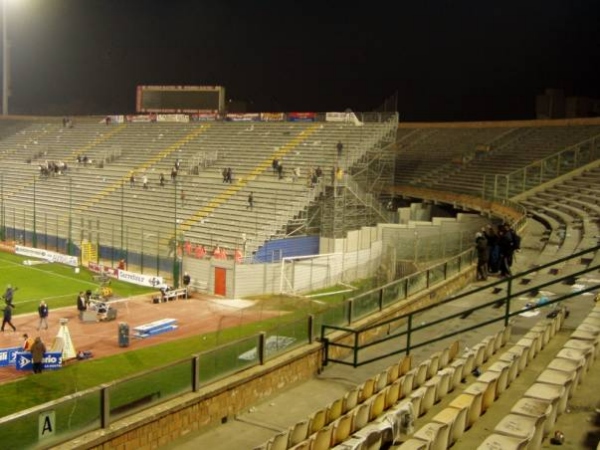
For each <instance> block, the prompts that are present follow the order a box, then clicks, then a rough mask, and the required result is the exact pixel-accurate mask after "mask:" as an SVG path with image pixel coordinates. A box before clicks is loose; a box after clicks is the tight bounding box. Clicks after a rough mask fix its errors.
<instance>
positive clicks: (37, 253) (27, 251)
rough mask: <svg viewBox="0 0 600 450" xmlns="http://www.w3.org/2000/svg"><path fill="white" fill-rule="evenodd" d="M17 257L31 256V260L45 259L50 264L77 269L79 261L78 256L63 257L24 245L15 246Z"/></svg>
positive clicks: (59, 254)
mask: <svg viewBox="0 0 600 450" xmlns="http://www.w3.org/2000/svg"><path fill="white" fill-rule="evenodd" d="M15 253H16V254H17V255H23V256H29V257H31V258H39V259H44V260H46V261H48V262H56V263H60V264H66V265H67V266H72V267H77V266H78V265H79V261H78V259H77V257H76V256H69V255H63V254H61V253H55V252H51V251H49V250H44V249H41V248H33V247H25V246H23V245H16V246H15Z"/></svg>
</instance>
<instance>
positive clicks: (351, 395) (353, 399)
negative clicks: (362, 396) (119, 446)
mask: <svg viewBox="0 0 600 450" xmlns="http://www.w3.org/2000/svg"><path fill="white" fill-rule="evenodd" d="M359 392H360V390H359V388H358V387H357V388H354V389H352V390H350V391H348V392H346V393H345V394H344V398H343V406H342V413H343V414H345V413H347V412H348V411H350V410H352V409H353V408H354V407H355V406H356V405H358V395H359Z"/></svg>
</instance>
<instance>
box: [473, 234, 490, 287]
mask: <svg viewBox="0 0 600 450" xmlns="http://www.w3.org/2000/svg"><path fill="white" fill-rule="evenodd" d="M475 248H476V249H477V279H478V280H480V281H485V280H487V276H488V272H487V266H488V262H489V259H490V256H489V251H488V243H487V239H486V238H485V236H484V235H483V233H481V232H479V233H477V234H476V235H475Z"/></svg>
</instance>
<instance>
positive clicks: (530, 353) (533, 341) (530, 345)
mask: <svg viewBox="0 0 600 450" xmlns="http://www.w3.org/2000/svg"><path fill="white" fill-rule="evenodd" d="M539 339H540V337H539V336H538V335H537V334H534V335H533V336H530V337H522V338H521V339H519V340H518V341H517V343H516V344H515V345H516V346H517V347H523V350H524V351H525V353H526V354H527V364H529V363H530V362H531V361H533V359H534V358H535V356H536V355H537V353H538V345H539Z"/></svg>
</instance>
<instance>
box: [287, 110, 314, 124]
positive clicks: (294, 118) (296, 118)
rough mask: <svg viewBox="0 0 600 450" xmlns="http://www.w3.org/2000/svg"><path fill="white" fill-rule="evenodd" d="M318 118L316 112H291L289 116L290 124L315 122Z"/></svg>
mask: <svg viewBox="0 0 600 450" xmlns="http://www.w3.org/2000/svg"><path fill="white" fill-rule="evenodd" d="M316 118H317V113H314V112H291V113H288V115H287V119H288V121H289V122H314V121H315V120H316Z"/></svg>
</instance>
